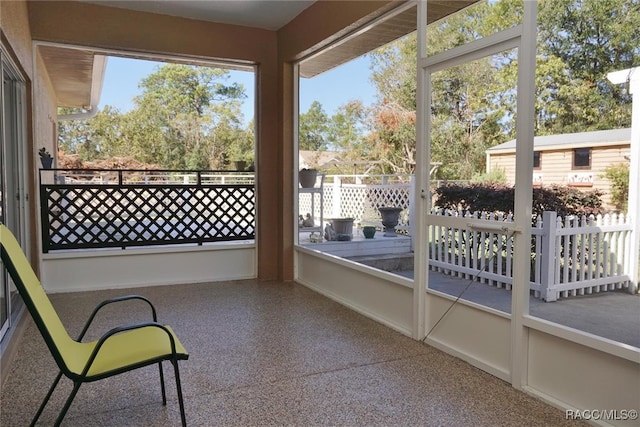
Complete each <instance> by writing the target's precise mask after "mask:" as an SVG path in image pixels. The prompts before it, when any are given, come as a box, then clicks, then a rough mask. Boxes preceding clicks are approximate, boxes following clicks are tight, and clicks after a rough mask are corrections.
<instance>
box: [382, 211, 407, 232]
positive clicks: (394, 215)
mask: <svg viewBox="0 0 640 427" xmlns="http://www.w3.org/2000/svg"><path fill="white" fill-rule="evenodd" d="M378 210H379V211H380V215H382V225H383V226H384V234H383V236H384V237H396V236H397V234H396V225H398V222H399V220H400V212H402V208H396V207H381V208H378Z"/></svg>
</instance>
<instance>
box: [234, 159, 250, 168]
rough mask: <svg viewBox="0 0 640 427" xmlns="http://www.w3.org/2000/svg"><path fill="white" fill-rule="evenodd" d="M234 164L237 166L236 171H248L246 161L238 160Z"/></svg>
mask: <svg viewBox="0 0 640 427" xmlns="http://www.w3.org/2000/svg"><path fill="white" fill-rule="evenodd" d="M234 163H235V165H236V170H238V171H244V170H246V169H247V162H245V161H244V160H236V161H235V162H234Z"/></svg>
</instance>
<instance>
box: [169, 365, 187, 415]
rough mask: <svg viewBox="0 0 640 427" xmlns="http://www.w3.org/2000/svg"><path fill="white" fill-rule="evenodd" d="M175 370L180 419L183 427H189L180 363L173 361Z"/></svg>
mask: <svg viewBox="0 0 640 427" xmlns="http://www.w3.org/2000/svg"><path fill="white" fill-rule="evenodd" d="M171 364H172V365H173V370H174V371H175V375H176V388H177V389H178V404H179V405H180V419H181V420H182V427H186V426H187V418H186V417H185V414H184V401H183V400H182V385H181V384H180V372H179V371H178V361H177V360H172V361H171Z"/></svg>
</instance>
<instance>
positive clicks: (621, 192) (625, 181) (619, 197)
mask: <svg viewBox="0 0 640 427" xmlns="http://www.w3.org/2000/svg"><path fill="white" fill-rule="evenodd" d="M604 177H605V178H606V179H608V180H609V182H610V183H611V201H612V202H613V204H614V205H615V207H616V209H617V210H618V211H620V212H626V211H627V207H628V204H629V164H628V163H618V164H612V165H609V166H607V167H606V169H605V170H604Z"/></svg>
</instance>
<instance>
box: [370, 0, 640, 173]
mask: <svg viewBox="0 0 640 427" xmlns="http://www.w3.org/2000/svg"><path fill="white" fill-rule="evenodd" d="M539 10H540V13H539V28H540V36H539V39H538V49H537V50H538V61H537V69H536V71H537V72H536V122H535V128H536V134H537V135H545V134H552V133H569V132H576V131H588V130H596V129H610V128H618V127H625V126H629V124H630V111H631V110H630V102H631V98H630V95H629V94H628V93H627V92H625V91H624V89H623V90H621V89H619V88H617V87H615V86H613V85H611V84H610V83H609V82H608V81H607V80H606V73H608V72H610V71H614V70H618V69H624V68H630V67H633V66H637V65H639V64H640V45H638V44H637V40H639V39H640V27H639V26H638V25H636V24H635V23H637V22H639V21H640V0H580V1H578V0H561V1H544V2H539ZM522 13H523V11H522V1H521V0H520V1H518V0H502V1H496V2H487V3H482V4H479V5H476V6H474V7H471V8H467V9H465V10H463V11H462V12H461V13H457V14H454V15H452V16H449V17H448V18H446V19H444V20H441V21H438V22H435V23H433V24H431V25H429V27H428V28H427V48H428V51H429V52H428V54H429V55H432V54H435V53H438V52H442V51H444V50H446V49H449V48H452V47H456V46H460V45H462V44H465V43H468V42H470V41H473V40H477V39H479V38H481V37H484V36H487V35H490V34H494V33H496V32H497V31H499V30H502V29H506V28H510V27H512V26H513V25H515V24H516V23H518V22H520V20H521V17H522ZM516 54H517V51H515V50H513V51H507V52H503V53H501V54H498V55H494V56H492V57H490V58H482V59H478V60H475V61H474V62H473V63H472V64H471V65H469V64H467V65H463V66H458V67H452V68H448V69H445V70H441V71H438V72H437V73H433V74H432V75H431V79H432V80H431V83H432V86H433V89H434V90H433V104H432V106H431V108H432V110H431V114H432V116H431V120H432V125H433V126H432V135H431V137H432V146H431V159H432V161H441V162H443V166H441V167H440V168H439V169H438V173H439V176H440V177H441V178H450V179H469V178H471V177H472V176H473V175H474V174H477V173H481V172H483V171H484V150H486V149H487V148H489V147H491V146H494V145H497V144H499V143H501V142H504V141H505V140H507V139H510V138H513V137H514V133H515V129H514V118H515V115H516V92H515V90H514V88H515V87H516V79H517V73H516V70H517V55H516ZM371 55H372V64H373V65H372V67H371V69H372V73H373V77H372V80H373V82H374V84H375V85H376V89H377V91H378V102H377V104H376V106H374V109H375V111H376V115H375V118H374V119H373V123H374V128H373V131H372V136H371V138H372V141H373V142H372V144H374V145H375V146H376V149H375V150H373V151H374V152H375V153H377V155H378V156H381V157H382V158H386V159H390V160H389V168H391V169H393V170H396V171H405V172H410V169H411V167H412V164H413V161H414V160H413V159H414V153H415V141H414V140H413V139H414V137H413V135H414V132H415V130H414V129H413V124H412V123H411V120H412V115H413V114H415V113H414V112H415V66H416V64H415V57H416V41H415V35H410V36H408V37H405V38H403V39H400V40H398V41H396V42H394V43H391V44H389V45H387V46H385V47H383V48H380V49H378V50H376V51H374V52H373V53H372V54H371ZM391 163H393V165H392V164H391Z"/></svg>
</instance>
